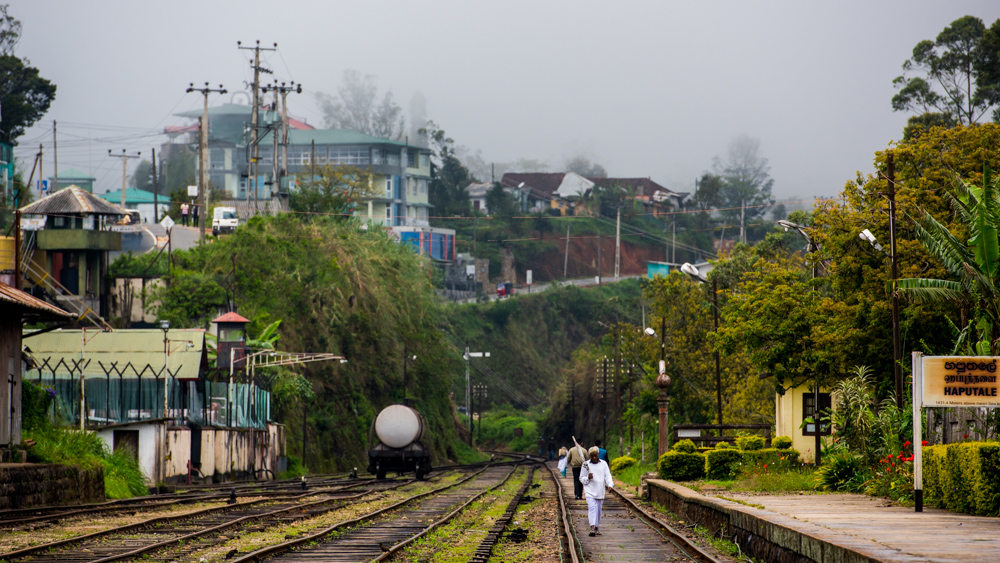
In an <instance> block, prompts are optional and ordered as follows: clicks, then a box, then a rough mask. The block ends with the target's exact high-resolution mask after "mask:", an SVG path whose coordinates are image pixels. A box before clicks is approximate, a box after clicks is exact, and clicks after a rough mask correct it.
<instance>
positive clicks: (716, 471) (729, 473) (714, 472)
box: [705, 448, 743, 479]
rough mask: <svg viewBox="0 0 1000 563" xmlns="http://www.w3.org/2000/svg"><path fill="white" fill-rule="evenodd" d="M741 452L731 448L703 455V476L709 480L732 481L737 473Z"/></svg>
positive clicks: (741, 458)
mask: <svg viewBox="0 0 1000 563" xmlns="http://www.w3.org/2000/svg"><path fill="white" fill-rule="evenodd" d="M741 461H743V452H741V451H739V450H737V449H733V448H723V449H716V450H712V451H710V452H708V453H706V454H705V476H706V477H708V478H709V479H732V478H733V477H735V476H736V475H737V473H739V465H740V462H741Z"/></svg>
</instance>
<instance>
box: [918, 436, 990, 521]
mask: <svg viewBox="0 0 1000 563" xmlns="http://www.w3.org/2000/svg"><path fill="white" fill-rule="evenodd" d="M923 458H924V462H923V473H924V499H925V500H926V501H927V503H928V504H933V505H935V506H937V507H939V508H944V509H947V510H951V511H953V512H963V513H966V514H977V515H982V516H1000V479H998V477H997V476H998V475H1000V443H998V442H961V443H957V444H947V445H938V446H931V447H927V448H924V449H923Z"/></svg>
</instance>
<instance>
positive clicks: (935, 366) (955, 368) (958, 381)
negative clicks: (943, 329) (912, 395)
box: [921, 356, 1000, 407]
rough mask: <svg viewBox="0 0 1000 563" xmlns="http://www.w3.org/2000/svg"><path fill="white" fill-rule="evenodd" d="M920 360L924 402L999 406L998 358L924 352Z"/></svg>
mask: <svg viewBox="0 0 1000 563" xmlns="http://www.w3.org/2000/svg"><path fill="white" fill-rule="evenodd" d="M921 360H922V361H923V369H922V371H923V382H924V385H923V401H922V402H923V406H925V407H1000V384H998V383H997V381H998V375H1000V374H998V373H997V367H998V363H1000V358H997V357H991V356H924V357H923V358H921Z"/></svg>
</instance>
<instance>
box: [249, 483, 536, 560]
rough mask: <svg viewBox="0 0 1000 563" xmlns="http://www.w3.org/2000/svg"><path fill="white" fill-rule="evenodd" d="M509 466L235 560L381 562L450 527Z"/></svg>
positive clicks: (495, 485)
mask: <svg viewBox="0 0 1000 563" xmlns="http://www.w3.org/2000/svg"><path fill="white" fill-rule="evenodd" d="M518 467H519V466H518V464H513V466H508V465H507V464H504V465H490V466H487V467H485V468H483V469H481V470H479V471H477V472H475V473H473V474H471V475H469V476H468V477H466V478H464V479H462V480H460V481H458V482H456V483H453V484H451V485H447V486H444V487H440V488H437V489H434V490H431V491H428V492H426V493H421V494H419V495H414V496H412V497H410V498H407V499H404V500H402V501H400V502H398V503H395V504H393V505H391V506H388V507H385V508H383V509H380V510H377V511H374V512H371V513H369V514H366V515H363V516H361V517H359V518H354V519H351V520H346V521H344V522H340V523H338V524H335V525H333V526H330V527H329V528H325V529H323V530H320V531H318V532H316V533H313V534H309V535H306V536H303V537H300V538H296V539H294V540H290V541H287V542H284V543H281V544H277V545H273V546H270V547H267V548H264V549H260V550H257V551H255V552H252V553H249V554H247V555H244V556H242V557H240V558H237V559H233V563H249V562H256V561H262V560H264V559H267V560H268V561H273V562H274V563H298V562H303V561H317V560H321V561H324V562H327V561H329V562H343V561H383V560H385V559H387V558H389V557H392V556H393V555H394V554H396V553H398V552H400V551H401V550H403V549H404V548H406V546H408V545H410V544H411V543H413V542H414V541H416V540H418V539H419V538H421V537H423V536H424V535H426V534H428V533H430V532H431V531H433V530H434V529H436V528H437V527H439V526H441V525H442V524H444V523H446V522H448V521H450V520H451V519H452V518H454V517H455V516H456V515H458V514H459V513H461V512H462V510H464V509H465V508H466V507H467V506H469V505H470V504H472V503H473V502H475V501H476V500H477V499H479V498H481V497H482V496H483V495H486V494H487V493H489V492H491V491H493V490H495V489H497V488H498V487H500V486H502V485H503V484H504V483H506V482H507V480H508V479H510V477H511V476H512V475H513V474H514V473H515V472H516V471H517V469H518Z"/></svg>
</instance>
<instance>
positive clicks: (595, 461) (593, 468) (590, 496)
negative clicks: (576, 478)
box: [580, 446, 615, 536]
mask: <svg viewBox="0 0 1000 563" xmlns="http://www.w3.org/2000/svg"><path fill="white" fill-rule="evenodd" d="M587 453H588V454H590V461H588V462H586V463H584V464H583V468H582V470H581V471H580V482H581V483H583V490H584V492H585V493H586V494H587V520H588V521H589V522H590V534H589V535H591V536H599V535H601V530H600V528H599V526H600V525H601V509H602V508H603V505H604V494H605V493H606V492H607V491H608V490H610V489H613V488H614V486H615V481H614V479H612V478H611V468H610V467H608V464H607V462H605V461H604V460H603V459H600V458H598V457H597V456H598V448H597V446H594V447H592V448H590V450H589V451H588V452H587Z"/></svg>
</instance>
